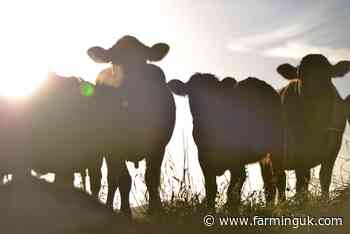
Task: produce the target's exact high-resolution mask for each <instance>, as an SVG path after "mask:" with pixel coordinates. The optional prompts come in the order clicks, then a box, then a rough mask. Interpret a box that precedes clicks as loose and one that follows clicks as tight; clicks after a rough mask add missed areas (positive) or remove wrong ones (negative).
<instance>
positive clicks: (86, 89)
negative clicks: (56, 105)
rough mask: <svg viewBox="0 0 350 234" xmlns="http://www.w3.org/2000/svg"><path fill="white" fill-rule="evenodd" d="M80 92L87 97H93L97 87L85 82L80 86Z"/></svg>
mask: <svg viewBox="0 0 350 234" xmlns="http://www.w3.org/2000/svg"><path fill="white" fill-rule="evenodd" d="M80 92H81V95H83V96H85V97H91V96H92V95H94V93H95V87H94V86H93V85H92V84H88V83H85V84H82V85H81V86H80Z"/></svg>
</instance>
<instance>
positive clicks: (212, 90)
mask: <svg viewBox="0 0 350 234" xmlns="http://www.w3.org/2000/svg"><path fill="white" fill-rule="evenodd" d="M236 83H237V82H236V80H235V79H234V78H230V77H227V78H225V79H224V80H223V81H221V82H220V81H219V80H218V79H217V77H216V76H214V75H212V74H202V73H196V74H194V75H192V76H191V78H190V79H189V81H187V82H186V83H184V82H182V81H180V80H171V81H170V82H169V83H168V87H169V88H170V89H171V90H172V91H173V92H174V93H175V94H177V95H180V96H188V98H189V104H190V108H191V112H192V115H193V116H194V117H198V116H201V118H202V119H203V118H205V117H204V116H203V115H205V114H204V113H207V114H208V115H211V114H213V113H215V110H214V109H215V108H217V107H218V105H221V104H222V100H221V99H220V98H221V97H223V96H225V95H226V94H227V93H232V92H233V89H234V88H235V85H236ZM226 91H227V92H226ZM207 117H209V116H207Z"/></svg>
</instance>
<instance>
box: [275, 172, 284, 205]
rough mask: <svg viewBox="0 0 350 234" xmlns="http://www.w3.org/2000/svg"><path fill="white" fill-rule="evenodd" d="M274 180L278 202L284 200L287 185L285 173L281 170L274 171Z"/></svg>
mask: <svg viewBox="0 0 350 234" xmlns="http://www.w3.org/2000/svg"><path fill="white" fill-rule="evenodd" d="M275 175H276V176H275V178H276V180H277V181H276V184H277V189H278V201H279V202H280V201H285V200H286V185H287V177H286V172H285V171H284V170H283V169H276V170H275Z"/></svg>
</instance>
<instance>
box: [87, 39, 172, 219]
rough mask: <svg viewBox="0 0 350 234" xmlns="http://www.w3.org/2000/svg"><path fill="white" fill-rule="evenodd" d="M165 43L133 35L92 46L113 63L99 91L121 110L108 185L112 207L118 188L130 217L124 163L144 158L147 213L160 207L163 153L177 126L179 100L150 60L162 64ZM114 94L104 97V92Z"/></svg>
mask: <svg viewBox="0 0 350 234" xmlns="http://www.w3.org/2000/svg"><path fill="white" fill-rule="evenodd" d="M168 50H169V46H168V45H167V44H164V43H158V44H155V45H154V46H152V47H148V46H146V45H144V44H143V43H141V42H140V41H139V40H137V39H136V38H135V37H132V36H124V37H122V38H121V39H119V40H118V41H117V42H116V44H115V45H113V46H112V47H111V48H110V49H108V50H106V49H103V48H101V47H92V48H90V49H89V50H88V55H89V56H90V57H91V58H92V59H93V60H94V61H95V62H98V63H111V65H112V66H111V67H110V68H109V69H106V70H104V71H103V72H101V73H100V75H99V77H98V78H97V80H96V83H97V87H100V88H101V89H103V90H105V91H104V92H101V93H102V94H103V95H104V97H105V101H106V102H108V106H110V107H111V108H114V107H115V106H118V108H120V109H121V110H120V114H119V116H118V117H117V118H115V119H114V121H115V125H116V126H118V129H117V130H115V131H117V132H118V134H119V135H118V137H116V138H115V139H114V144H115V145H116V146H118V148H117V149H116V150H114V151H111V152H110V155H108V156H107V158H106V159H107V164H108V168H109V170H108V184H109V191H110V192H111V193H112V195H109V196H108V201H107V202H108V204H109V205H110V206H112V205H113V197H114V196H113V195H114V191H115V190H116V188H117V187H118V186H119V189H120V193H121V203H122V204H121V209H122V211H124V212H125V213H130V207H129V191H130V188H131V178H130V175H129V173H128V171H127V168H126V166H125V161H131V162H134V163H136V164H137V163H138V161H140V160H142V159H143V158H146V175H145V177H146V185H147V187H148V191H149V202H150V204H149V206H150V207H149V208H150V209H149V211H150V212H152V211H154V210H156V209H158V208H160V207H161V202H160V196H159V190H158V187H159V183H160V169H161V164H162V160H163V156H164V150H165V147H166V145H167V144H168V142H169V140H170V138H171V136H172V132H173V129H174V125H175V102H174V98H173V96H172V94H171V92H170V90H169V89H168V87H167V84H166V80H165V75H164V73H163V71H162V70H161V69H160V68H159V67H158V66H155V65H153V64H150V63H147V61H151V62H152V61H159V60H161V59H162V58H163V57H164V56H165V55H166V54H167V52H168ZM107 92H108V93H109V94H110V95H109V96H108V97H106V95H105V94H106V93H107ZM99 171H100V170H99V167H96V169H95V170H94V171H93V170H92V172H93V173H92V174H93V175H95V176H93V177H94V178H95V179H93V182H92V188H93V191H94V192H97V191H98V190H99V186H100V178H99V177H98V176H96V175H99Z"/></svg>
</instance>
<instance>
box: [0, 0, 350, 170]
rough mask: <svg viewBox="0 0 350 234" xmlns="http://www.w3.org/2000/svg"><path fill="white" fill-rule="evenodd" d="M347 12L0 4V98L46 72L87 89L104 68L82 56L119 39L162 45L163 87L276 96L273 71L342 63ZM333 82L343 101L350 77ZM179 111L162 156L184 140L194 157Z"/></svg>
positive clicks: (271, 4) (329, 7)
mask: <svg viewBox="0 0 350 234" xmlns="http://www.w3.org/2000/svg"><path fill="white" fill-rule="evenodd" d="M349 12H350V1H348V0H321V1H319V0H293V1H285V0H280V1H277V0H255V1H253V0H245V1H232V0H217V1H211V0H193V1H190V0H187V1H184V0H176V1H168V0H148V1H133V0H128V1H122V0H111V1H106V0H96V1H93V0H91V1H90V0H89V1H88V0H84V1H82V0H75V1H70V0H60V1H48V0H43V1H39V0H32V1H25V0H11V1H2V2H1V3H0V35H1V36H0V42H1V43H0V81H1V87H0V94H4V95H10V96H26V95H30V94H31V93H33V92H34V91H35V88H36V87H38V85H39V84H40V82H41V81H42V80H44V79H45V78H46V75H47V73H48V72H49V71H52V72H56V73H58V74H60V75H65V76H78V77H82V78H83V79H86V80H89V81H94V79H95V77H96V75H97V74H98V73H99V71H101V70H102V69H103V68H105V67H106V66H107V65H101V64H95V63H94V62H93V61H91V60H90V59H89V57H88V56H87V55H86V50H87V49H88V48H90V47H92V46H103V47H105V48H108V47H110V46H112V45H113V44H114V43H115V42H116V40H117V39H119V38H120V37H122V36H123V35H127V34H128V35H133V36H136V37H138V38H139V39H140V40H141V41H142V42H144V43H145V44H147V45H150V46H151V45H153V44H155V43H157V42H166V43H168V44H169V45H170V51H169V54H168V55H167V56H166V57H165V59H163V61H161V62H159V63H157V64H158V65H159V66H160V67H161V68H162V69H163V70H164V72H165V74H166V77H167V80H168V81H169V80H171V79H174V78H176V79H180V80H183V81H187V80H188V79H189V77H190V76H191V75H192V74H193V73H194V72H210V73H214V74H216V75H217V76H218V77H219V78H224V77H225V76H233V77H235V78H236V79H238V80H242V79H244V78H246V77H248V76H253V77H258V78H260V79H263V80H265V81H267V82H268V83H270V84H271V85H273V86H274V87H275V88H280V87H282V86H283V85H285V84H286V81H285V80H284V79H283V78H281V77H280V76H279V75H278V74H277V73H276V67H277V66H278V65H279V64H282V63H286V62H289V63H291V64H293V65H297V64H298V62H299V61H300V59H301V58H302V57H303V56H304V55H306V54H308V53H322V54H324V55H326V56H327V57H328V58H329V59H330V61H331V62H332V63H336V62H338V61H340V60H344V59H347V60H350V20H349V19H348V18H349V14H348V13H349ZM334 83H335V85H336V87H337V88H338V90H339V92H340V93H341V95H342V96H343V97H345V96H346V95H348V94H350V75H347V76H346V77H344V78H342V79H336V80H334ZM187 102H188V100H187V99H185V98H178V97H177V98H176V103H177V104H178V111H177V126H176V131H175V133H174V136H173V139H172V142H171V144H169V147H168V151H169V154H177V153H176V152H178V151H179V145H182V148H183V145H184V144H183V142H184V141H185V142H187V141H188V145H189V150H190V152H191V153H193V154H196V149H195V147H194V144H193V140H192V139H191V116H190V115H189V108H188V103H187ZM184 136H185V138H186V139H185V140H184ZM174 152H175V153H174ZM194 160H195V157H194ZM197 168H198V165H197Z"/></svg>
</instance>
